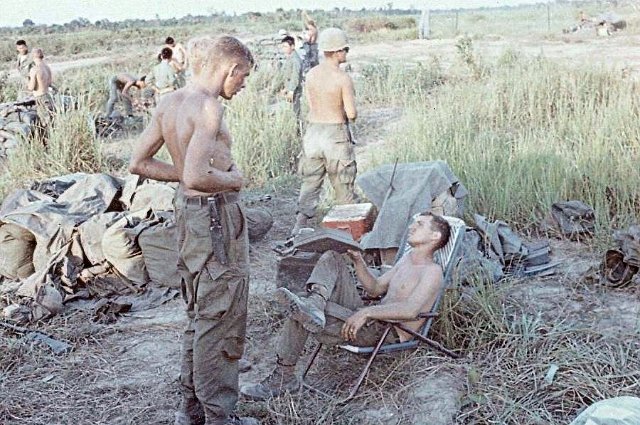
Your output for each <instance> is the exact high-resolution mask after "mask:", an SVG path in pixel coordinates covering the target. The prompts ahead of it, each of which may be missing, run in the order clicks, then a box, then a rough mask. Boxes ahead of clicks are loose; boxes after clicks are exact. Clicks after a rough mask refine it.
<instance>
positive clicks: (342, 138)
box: [291, 28, 357, 236]
mask: <svg viewBox="0 0 640 425" xmlns="http://www.w3.org/2000/svg"><path fill="white" fill-rule="evenodd" d="M319 41H320V49H322V51H323V52H324V56H325V60H324V61H323V62H322V63H321V64H320V65H318V66H316V67H315V68H313V69H311V70H310V71H309V73H308V74H307V79H306V83H305V93H306V96H307V103H308V104H309V117H308V120H309V122H308V125H307V129H306V132H305V135H304V138H303V140H302V158H301V159H300V167H299V168H300V175H301V177H302V187H301V188H300V197H299V199H298V211H297V215H296V223H295V226H294V228H293V230H292V232H291V233H292V235H294V236H295V235H296V234H297V233H298V232H299V231H300V229H301V228H303V227H306V226H307V223H308V221H309V219H311V218H313V217H315V215H316V210H317V207H318V202H319V200H320V191H321V189H322V183H323V181H324V177H325V175H326V176H328V177H329V181H330V182H331V185H332V186H333V189H334V190H335V194H336V202H338V203H339V204H350V203H353V202H355V200H356V195H355V193H354V182H355V179H356V158H355V153H354V149H353V144H354V143H355V141H354V140H353V137H352V134H351V131H350V126H349V123H350V122H353V121H354V120H355V119H356V117H357V112H356V102H355V90H354V87H353V80H352V79H351V77H350V76H349V75H348V74H347V73H346V72H344V71H343V70H342V69H340V64H343V63H345V62H346V61H347V53H348V52H349V41H348V40H347V35H346V34H345V33H344V32H343V31H342V30H340V29H338V28H327V29H326V30H324V31H322V33H321V34H320V37H319Z"/></svg>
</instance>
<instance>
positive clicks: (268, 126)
mask: <svg viewBox="0 0 640 425" xmlns="http://www.w3.org/2000/svg"><path fill="white" fill-rule="evenodd" d="M275 72H277V71H275ZM273 74H274V70H273V69H271V68H270V67H269V66H260V67H259V68H258V70H257V71H255V72H253V73H252V74H251V76H250V77H249V78H248V79H247V86H246V87H245V89H244V90H243V92H242V93H240V95H238V97H237V98H234V99H233V101H231V102H230V103H229V104H227V111H226V113H225V119H226V120H227V123H228V124H229V127H230V131H231V134H232V135H233V139H234V144H233V157H234V159H235V160H236V162H237V163H238V165H239V167H240V169H241V170H242V171H243V172H244V174H245V177H247V178H248V179H250V181H251V182H252V183H253V184H255V185H262V184H265V183H266V182H267V181H268V180H270V179H273V178H275V177H280V176H284V175H287V174H290V173H292V172H295V167H294V165H295V158H296V157H297V156H298V154H299V153H300V150H301V138H300V137H299V136H298V135H297V134H296V126H297V124H296V120H295V116H294V114H293V109H292V106H291V104H289V103H286V102H284V99H283V98H280V97H278V96H277V95H275V94H274V93H276V92H277V91H278V90H279V89H280V86H279V83H280V82H281V80H280V79H278V78H272V76H273Z"/></svg>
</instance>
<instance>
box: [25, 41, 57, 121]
mask: <svg viewBox="0 0 640 425" xmlns="http://www.w3.org/2000/svg"><path fill="white" fill-rule="evenodd" d="M51 81H52V73H51V68H49V65H47V63H46V62H45V61H44V52H43V51H42V49H34V50H33V66H32V67H31V70H30V71H29V83H28V86H27V88H28V89H29V90H30V91H31V92H32V94H33V97H34V98H35V100H36V112H37V114H38V120H39V122H40V125H41V126H42V127H43V128H44V127H48V126H49V124H50V123H51V119H52V118H53V112H54V103H53V98H52V97H51V94H49V87H51Z"/></svg>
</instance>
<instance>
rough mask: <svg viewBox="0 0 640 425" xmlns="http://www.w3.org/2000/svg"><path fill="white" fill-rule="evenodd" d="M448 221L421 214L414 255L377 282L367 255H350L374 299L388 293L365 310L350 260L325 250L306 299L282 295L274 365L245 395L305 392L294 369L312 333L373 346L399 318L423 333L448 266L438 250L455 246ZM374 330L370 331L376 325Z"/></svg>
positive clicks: (401, 334) (326, 340) (412, 234)
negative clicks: (440, 260) (282, 317)
mask: <svg viewBox="0 0 640 425" xmlns="http://www.w3.org/2000/svg"><path fill="white" fill-rule="evenodd" d="M450 232H451V230H450V227H449V223H447V221H446V220H445V219H444V218H442V217H440V216H436V215H432V214H431V213H428V212H427V213H422V214H420V215H419V216H417V218H416V219H415V221H414V222H413V223H412V224H411V226H410V227H409V237H408V243H409V245H410V246H411V247H412V250H411V251H410V252H409V253H407V254H406V255H404V256H403V257H402V258H401V259H400V260H399V261H398V263H397V264H396V265H395V266H394V267H393V268H392V269H391V270H389V271H388V272H387V273H385V274H383V275H382V276H380V277H375V276H374V275H373V274H372V273H371V272H370V271H369V269H368V268H367V266H366V264H365V262H364V260H363V258H362V255H361V254H360V253H358V252H354V251H348V252H347V254H348V256H349V257H350V258H351V260H352V261H353V264H354V266H355V272H356V277H357V279H358V281H359V282H360V283H361V284H362V286H363V287H364V289H365V291H366V292H367V294H368V295H371V296H380V295H385V294H386V295H385V297H384V298H383V299H382V301H381V302H380V304H378V305H372V306H368V307H365V306H364V303H363V301H362V299H361V298H360V294H359V293H358V290H357V289H356V285H355V282H353V279H352V276H351V271H350V269H349V267H348V266H347V262H346V261H345V259H344V257H343V256H342V255H340V254H338V253H337V252H335V251H327V252H325V253H324V254H322V256H321V257H320V259H319V260H318V263H317V264H316V266H315V267H314V268H313V271H312V273H311V276H310V277H309V279H308V280H307V293H308V295H307V296H298V295H296V294H294V293H292V292H291V291H289V290H288V289H286V288H279V289H278V290H277V291H276V298H277V300H278V302H279V303H280V304H282V305H284V306H286V307H287V312H286V314H287V315H288V318H287V320H286V321H285V324H284V327H283V328H282V330H281V332H280V338H279V341H278V345H277V348H276V350H277V353H276V354H277V355H276V367H275V369H274V370H273V372H272V373H271V375H269V376H268V377H267V378H266V379H264V380H263V381H262V382H260V383H257V384H251V385H245V386H243V387H242V389H241V393H242V394H243V395H244V396H245V397H247V398H250V399H254V400H265V399H268V398H270V397H274V396H278V395H280V394H282V393H283V392H285V391H289V392H295V391H298V390H299V389H300V381H299V379H298V377H297V376H296V374H295V368H296V364H297V362H298V360H299V359H300V356H301V354H302V351H303V349H304V346H305V343H306V341H307V338H308V336H309V333H311V334H313V336H314V337H315V338H316V339H317V340H318V341H320V342H321V343H323V344H328V345H336V344H340V343H344V342H345V341H350V342H351V343H352V344H353V345H357V346H372V345H375V344H376V342H377V341H378V340H379V339H380V336H381V334H382V332H383V331H384V329H385V328H386V325H385V324H383V323H381V322H378V321H376V320H385V321H398V322H401V323H402V324H403V325H404V326H406V327H407V328H409V329H411V330H414V331H418V330H419V329H420V328H421V327H422V325H423V324H424V319H418V320H416V318H417V317H418V315H419V314H420V313H427V312H429V311H430V309H431V307H432V306H433V303H434V302H435V300H436V298H437V296H438V293H439V292H440V288H441V286H442V269H441V267H440V266H439V265H438V264H436V263H435V262H434V260H433V255H434V253H435V252H436V251H437V250H438V249H440V248H442V247H443V246H445V245H446V244H447V242H448V241H449V235H450ZM370 321H371V323H370V325H369V326H365V325H366V324H367V323H368V322H370ZM389 338H390V339H389V341H388V342H396V341H398V340H399V341H408V340H410V339H411V335H410V334H409V333H407V332H405V331H403V330H401V329H398V328H395V332H394V334H391V333H390V334H389Z"/></svg>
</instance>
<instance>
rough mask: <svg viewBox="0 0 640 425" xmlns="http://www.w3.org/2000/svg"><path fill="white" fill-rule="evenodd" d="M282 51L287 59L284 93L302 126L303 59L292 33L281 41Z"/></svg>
mask: <svg viewBox="0 0 640 425" xmlns="http://www.w3.org/2000/svg"><path fill="white" fill-rule="evenodd" d="M280 46H281V49H282V53H284V55H285V56H286V58H287V60H286V62H285V63H284V65H283V67H282V72H283V73H284V76H285V79H286V81H285V88H284V89H283V94H284V96H285V98H286V99H287V102H290V103H292V104H293V112H294V114H295V115H296V122H297V123H298V128H300V98H301V97H302V59H300V56H299V55H298V52H296V42H295V40H294V39H293V37H291V36H290V35H287V36H285V37H284V38H283V39H282V43H281V45H280Z"/></svg>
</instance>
